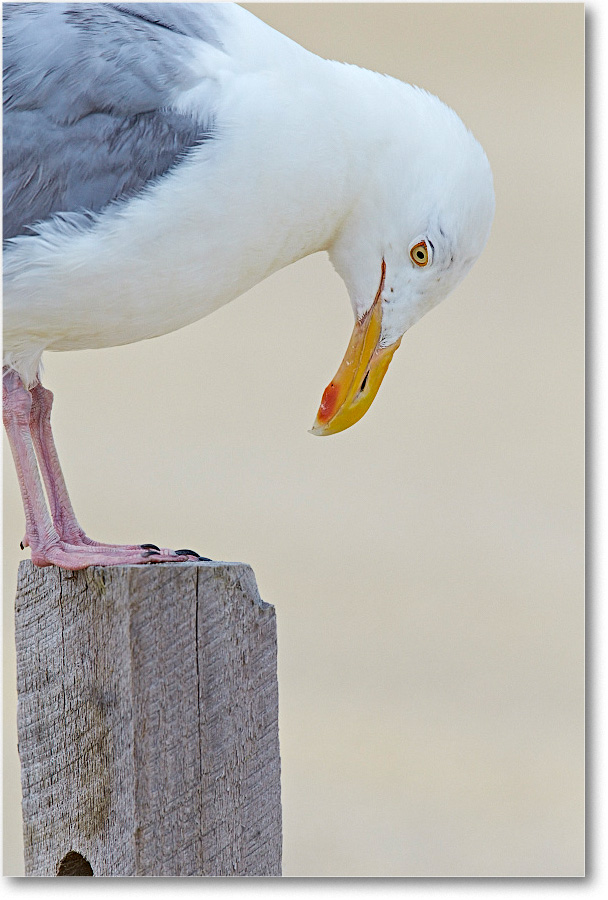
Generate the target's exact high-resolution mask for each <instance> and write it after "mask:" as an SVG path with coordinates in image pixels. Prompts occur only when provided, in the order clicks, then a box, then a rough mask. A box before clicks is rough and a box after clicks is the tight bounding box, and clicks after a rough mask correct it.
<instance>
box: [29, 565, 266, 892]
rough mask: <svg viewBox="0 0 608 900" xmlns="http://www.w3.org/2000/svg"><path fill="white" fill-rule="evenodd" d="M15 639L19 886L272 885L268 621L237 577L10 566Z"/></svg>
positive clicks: (250, 587) (218, 572)
mask: <svg viewBox="0 0 608 900" xmlns="http://www.w3.org/2000/svg"><path fill="white" fill-rule="evenodd" d="M16 634H17V637H16V642H17V687H18V695H19V701H18V731H19V755H20V758H21V781H22V790H23V815H24V839H25V868H26V874H28V875H53V876H54V875H57V874H58V870H59V867H60V866H62V861H63V866H62V874H63V873H65V874H91V873H90V871H88V870H87V869H86V864H85V862H83V863H82V867H81V868H80V869H79V861H80V857H84V860H85V861H86V862H88V863H89V864H90V868H91V869H92V874H93V875H97V876H99V875H115V876H123V875H280V874H281V797H280V759H279V740H278V688H277V678H276V621H275V615H274V608H273V607H272V606H270V605H268V604H265V603H263V602H262V601H261V600H260V597H259V594H258V590H257V586H256V582H255V577H254V574H253V572H252V570H251V569H250V568H249V567H248V566H246V565H242V564H235V563H174V564H173V563H171V564H157V565H151V566H121V567H116V568H114V567H112V568H101V567H95V568H90V569H85V570H84V571H81V572H66V571H62V570H60V569H57V568H55V567H51V568H46V569H38V568H36V567H35V566H33V565H32V564H31V563H29V562H22V563H21V565H20V568H19V581H18V587H17V599H16ZM66 857H67V858H66Z"/></svg>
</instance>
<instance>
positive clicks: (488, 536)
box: [4, 4, 584, 876]
mask: <svg viewBox="0 0 608 900" xmlns="http://www.w3.org/2000/svg"><path fill="white" fill-rule="evenodd" d="M252 8H254V11H255V12H256V13H257V14H258V15H259V16H260V17H261V18H263V19H264V20H265V21H268V22H269V23H270V24H272V25H273V26H275V27H276V28H278V29H279V30H282V31H284V32H286V33H287V34H289V35H290V36H291V37H293V38H294V39H295V40H297V41H299V42H300V43H302V44H303V45H304V46H306V47H308V48H309V49H311V50H313V51H315V52H318V53H320V54H322V55H325V56H331V57H335V58H338V59H343V60H347V61H350V62H355V63H358V64H360V65H363V66H366V67H369V68H373V69H379V70H382V71H385V72H388V73H390V74H392V75H395V76H397V77H399V78H402V79H404V80H407V81H412V82H415V83H418V84H420V85H422V86H424V87H426V88H427V89H428V90H430V91H432V92H434V93H436V94H438V95H439V96H440V97H441V98H442V99H444V100H445V101H446V102H447V103H449V104H450V105H452V106H453V107H454V108H455V109H456V111H457V112H458V113H459V114H460V115H461V117H462V118H463V119H464V121H465V122H466V123H467V124H468V125H469V127H470V128H471V129H472V130H473V132H474V133H475V134H476V136H477V137H478V138H479V140H480V141H481V142H482V144H483V145H484V147H485V149H486V151H487V153H488V156H489V158H490V161H491V163H492V166H493V169H494V173H495V182H496V196H497V213H496V220H495V225H494V229H493V232H492V236H491V239H490V242H489V245H488V247H487V249H486V251H485V253H484V255H483V256H482V258H481V260H480V261H479V262H478V264H477V265H476V267H475V268H474V269H473V271H472V273H471V274H470V275H469V277H468V278H467V280H466V281H465V282H464V283H463V285H461V286H460V287H459V288H458V290H457V291H456V292H455V293H454V294H453V295H452V296H451V297H450V298H449V299H448V300H447V301H446V302H445V303H444V304H443V305H441V306H440V307H439V308H438V309H436V310H435V311H433V312H432V313H431V314H430V315H428V316H427V317H426V318H425V319H423V320H422V321H421V322H420V323H419V324H418V325H417V326H416V327H415V328H414V329H413V330H412V331H411V332H410V333H409V334H408V335H407V336H406V338H405V339H404V341H403V344H402V348H401V350H400V351H399V353H398V354H397V355H396V357H395V359H394V361H393V364H392V366H391V370H390V372H389V374H388V376H387V378H386V380H385V382H384V384H383V386H382V389H381V391H380V394H379V396H378V398H377V400H376V402H375V403H374V406H373V407H372V410H371V411H370V413H369V414H368V415H367V416H366V417H365V419H363V421H362V422H361V423H359V424H358V425H357V426H355V427H354V428H353V429H351V430H349V431H347V432H345V433H343V434H339V435H337V436H335V437H333V438H326V439H318V438H315V437H313V436H311V435H310V434H308V433H307V429H308V428H309V427H310V426H311V424H312V421H313V418H314V414H315V412H316V409H317V405H318V402H319V400H320V397H321V393H322V390H323V388H324V387H325V384H326V383H327V381H328V380H329V379H330V378H331V376H332V375H333V374H334V371H335V369H336V368H337V365H338V363H339V361H340V359H341V357H342V354H343V352H344V350H345V347H346V343H347V340H348V337H349V334H350V330H351V325H352V322H351V312H350V308H349V304H348V300H347V295H346V291H345V288H344V286H343V284H342V282H341V281H340V279H339V278H338V277H337V276H336V274H335V273H334V272H333V270H332V268H331V266H330V264H329V262H328V261H327V258H326V256H325V255H321V254H320V255H316V256H314V257H311V258H309V259H306V260H303V261H301V262H300V263H298V264H297V265H295V266H292V267H291V268H289V269H286V270H284V271H282V272H280V273H278V274H276V275H274V276H273V277H272V278H270V279H269V280H268V281H266V282H264V283H263V284H261V285H259V286H258V287H257V288H256V289H255V290H253V291H251V292H250V293H249V294H247V295H246V296H244V297H242V298H240V299H239V300H237V301H235V302H234V303H233V304H231V305H230V306H228V307H226V308H224V309H223V310H220V311H219V312H218V313H216V314H214V315H213V316H211V317H210V318H209V319H206V320H204V321H202V322H200V323H198V324H197V325H195V326H193V327H191V328H189V329H186V330H184V331H182V332H179V333H176V334H172V335H169V336H167V337H164V338H162V339H159V340H155V341H151V342H148V343H142V344H139V345H134V346H131V347H127V348H120V349H116V350H110V351H103V352H97V351H95V352H86V353H72V354H57V355H53V354H50V355H48V356H47V359H46V372H47V375H46V383H47V385H48V386H49V387H51V389H52V390H54V391H55V393H56V411H55V428H56V436H57V441H58V444H59V449H60V453H61V457H62V461H63V464H64V468H65V472H66V476H67V479H68V484H69V485H70V487H71V492H72V497H73V501H74V505H75V507H76V510H77V513H78V514H79V516H80V519H81V521H82V524H83V525H84V526H85V528H86V529H87V530H88V532H89V533H90V534H91V535H92V536H94V537H98V538H104V539H108V540H124V541H131V540H142V541H154V542H156V543H161V544H165V545H170V546H171V545H172V546H194V547H196V548H197V549H198V550H199V552H201V553H205V554H206V555H209V556H212V557H214V558H216V559H228V560H244V561H246V562H249V563H251V564H252V566H253V567H254V569H255V572H256V575H257V578H258V584H259V587H260V592H261V594H262V597H263V598H264V599H265V600H267V601H269V602H271V603H273V604H275V605H276V608H277V614H278V624H279V650H280V661H279V664H280V671H279V678H280V701H281V723H280V724H281V749H282V765H283V804H284V835H285V842H284V871H285V874H286V875H426V876H432V875H443V876H448V875H460V876H463V875H477V876H479V875H495V876H500V875H510V876H522V875H536V876H542V875H580V874H581V873H582V872H583V836H584V835H583V825H584V809H583V762H584V756H583V524H584V518H583V464H584V453H583V438H584V433H583V412H584V409H583V389H584V374H583V326H584V311H583V275H584V258H583V254H584V237H583V229H584V219H583V135H584V130H583V27H584V12H583V6H582V4H556V5H553V4H538V5H528V4H513V5H510V4H508V5H503V4H489V5H485V4H479V5H478V4H471V5H468V4H467V5H459V4H448V5H435V4H430V5H406V4H390V5H384V4H382V5H380V4H378V5H376V4H361V5H350V4H340V5H332V4H313V5H308V4H306V5H291V4H285V5H272V4H259V5H258V4H256V5H255V6H254V7H252ZM5 471H6V476H5V497H4V508H5V524H4V540H5V549H4V553H5V569H4V579H5V581H4V584H5V593H6V599H5V604H4V608H5V657H4V666H5V685H6V688H5V697H6V700H5V751H4V763H5V781H4V798H5V823H6V824H5V845H6V846H5V857H4V871H5V873H6V874H10V873H16V872H19V871H21V856H20V854H21V848H20V825H19V802H20V800H19V787H18V760H17V755H16V736H15V730H14V716H15V708H14V703H15V699H14V653H13V646H12V634H11V625H12V610H11V604H12V596H13V594H14V587H15V575H16V567H17V563H18V560H19V558H21V557H22V556H24V554H21V553H20V551H19V549H18V543H19V539H20V538H21V535H22V530H23V514H22V511H21V508H20V501H19V498H18V495H17V486H16V478H15V475H14V472H13V469H12V464H11V461H10V458H7V460H6V467H5Z"/></svg>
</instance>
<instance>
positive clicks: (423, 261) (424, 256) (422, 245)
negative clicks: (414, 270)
mask: <svg viewBox="0 0 608 900" xmlns="http://www.w3.org/2000/svg"><path fill="white" fill-rule="evenodd" d="M410 259H411V260H412V262H413V263H414V264H415V265H417V266H419V267H420V268H421V269H422V268H424V266H428V265H430V264H431V263H432V262H433V245H432V244H431V242H430V241H424V240H422V241H416V243H415V244H414V245H413V246H412V247H410Z"/></svg>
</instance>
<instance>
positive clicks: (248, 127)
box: [3, 3, 494, 569]
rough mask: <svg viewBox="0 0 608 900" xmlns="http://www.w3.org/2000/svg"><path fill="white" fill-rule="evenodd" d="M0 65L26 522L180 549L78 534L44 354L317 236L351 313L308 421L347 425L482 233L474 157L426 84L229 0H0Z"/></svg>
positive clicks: (150, 549) (159, 330)
mask: <svg viewBox="0 0 608 900" xmlns="http://www.w3.org/2000/svg"><path fill="white" fill-rule="evenodd" d="M4 65H5V72H4V238H5V245H4V248H5V249H4V303H5V306H4V360H3V365H4V370H3V373H4V374H3V395H4V423H5V426H6V430H7V434H8V439H9V442H10V446H11V450H12V453H13V457H14V460H15V465H16V469H17V475H18V479H19V485H20V489H21V494H22V498H23V504H24V509H25V519H26V532H25V538H24V540H23V544H24V545H29V547H30V549H31V556H32V560H33V562H34V563H35V564H37V565H40V566H44V565H52V564H55V565H58V566H61V567H64V568H67V569H80V568H84V567H86V566H89V565H116V564H124V563H150V562H162V561H170V560H191V559H197V558H199V557H198V556H197V554H195V553H193V552H192V551H186V550H184V551H171V550H168V549H160V548H158V547H157V546H156V545H154V544H143V545H139V544H136V545H129V546H119V545H112V544H104V543H99V542H97V541H93V540H92V539H91V538H89V537H87V535H86V534H85V533H84V531H83V530H82V528H81V527H80V525H79V524H78V521H77V519H76V516H75V514H74V511H73V508H72V505H71V503H70V499H69V496H68V492H67V488H66V485H65V482H64V479H63V475H62V473H61V468H60V465H59V460H58V456H57V452H56V449H55V445H54V442H53V438H52V433H51V426H50V413H51V404H52V394H51V392H50V391H48V390H47V389H46V388H45V387H43V386H42V384H41V381H40V373H41V357H42V354H43V353H44V352H45V351H59V350H80V349H86V348H102V347H112V346H116V345H120V344H128V343H130V342H133V341H141V340H145V339H147V338H153V337H156V336H158V335H163V334H167V333H168V332H171V331H174V330H176V329H178V328H183V327H184V326H186V325H189V324H190V323H192V322H196V321H197V320H198V319H200V318H202V317H203V316H206V315H209V313H211V312H213V311H214V310H216V309H218V308H219V307H220V306H222V305H223V304H225V303H228V302H229V301H230V300H232V299H234V298H235V297H237V296H239V295H240V294H242V293H243V292H244V291H246V290H248V289H249V288H251V287H252V286H253V285H256V284H258V283H259V282H260V281H262V280H263V279H264V278H266V277H267V276H269V275H270V274H271V273H273V272H275V271H277V270H278V269H280V268H282V267H284V266H287V265H289V264H290V263H292V262H294V261H296V260H298V259H301V258H302V257H304V256H307V255H308V254H311V253H315V252H316V251H320V250H324V251H327V253H328V255H329V258H330V260H331V262H332V264H333V266H334V267H335V269H336V270H337V272H338V273H339V274H340V275H341V277H342V278H343V280H344V282H345V284H346V287H347V289H348V293H349V296H350V300H351V304H352V308H353V312H354V317H355V325H354V330H353V334H352V337H351V339H350V343H349V345H348V349H347V351H346V355H345V357H344V360H343V362H342V364H341V366H340V368H339V370H338V372H337V374H336V376H335V377H334V379H333V380H332V381H331V383H330V384H329V385H328V387H327V388H326V390H325V392H324V394H323V398H322V400H321V405H320V407H319V411H318V413H317V418H316V421H315V423H314V426H313V429H312V431H313V433H314V434H317V435H329V434H333V433H335V432H338V431H342V430H343V429H345V428H348V427H349V426H350V425H352V424H353V423H354V422H356V421H358V420H359V419H360V418H361V416H363V415H364V413H365V412H366V411H367V409H368V408H369V406H370V405H371V403H372V400H373V399H374V396H375V395H376V392H377V391H378V388H379V386H380V382H381V381H382V379H383V377H384V374H385V372H386V370H387V367H388V365H389V363H390V360H391V358H392V356H393V354H394V352H395V350H396V349H397V347H398V346H399V343H400V341H401V338H402V336H403V335H404V333H405V332H406V331H407V330H408V329H409V328H410V327H411V326H412V325H413V324H414V323H415V322H416V321H417V320H418V319H419V318H420V317H421V316H422V315H423V314H424V313H425V312H427V311H428V310H430V309H431V308H432V307H434V306H435V305H436V304H437V303H439V301H440V300H442V299H443V298H444V297H445V296H446V295H447V294H448V293H449V292H450V291H451V290H452V289H453V288H454V287H455V286H456V285H457V284H458V283H459V282H460V281H461V279H462V278H463V277H464V275H465V274H466V273H467V271H468V270H469V269H470V268H471V266H472V265H473V263H474V262H475V260H476V259H477V257H478V256H479V254H480V253H481V251H482V250H483V248H484V246H485V244H486V242H487V239H488V236H489V232H490V227H491V223H492V219H493V215H494V191H493V183H492V173H491V169H490V166H489V163H488V160H487V158H486V155H485V153H484V151H483V149H482V148H481V146H480V145H479V143H478V142H477V141H476V140H475V138H474V137H473V136H472V134H471V133H470V131H469V130H468V129H467V128H466V127H465V126H464V124H463V123H462V121H461V120H460V119H459V117H458V116H457V115H456V113H455V112H454V111H453V110H451V109H450V108H449V107H447V106H446V105H445V104H444V103H442V102H441V101H440V100H439V99H438V98H437V97H435V96H433V95H431V94H429V93H428V92H426V91H424V90H422V89H420V88H418V87H416V86H413V85H410V84H405V83H403V82H401V81H398V80H396V79H395V78H392V77H389V76H386V75H382V74H379V73H376V72H371V71H368V70H366V69H362V68H359V67H357V66H354V65H349V64H345V63H340V62H336V61H332V60H327V59H323V58H321V57H319V56H317V55H315V54H313V53H311V52H309V51H307V50H305V49H304V48H303V47H301V46H299V45H298V44H297V43H295V42H294V41H292V40H290V39H289V38H288V37H286V36H284V35H283V34H280V33H279V32H277V31H275V30H274V29H273V28H271V27H269V26H267V25H266V24H264V23H263V22H262V21H260V20H259V19H258V18H257V17H256V16H254V15H252V14H251V13H249V12H248V11H246V10H244V9H243V8H241V7H238V6H233V5H232V4H224V3H221V4H208V3H200V4H198V3H164V4H163V3H158V4H157V3H137V4H128V3H127V4H122V3H10V4H5V5H4ZM43 483H44V486H45V488H46V494H47V498H48V504H47V501H46V500H45V495H44V490H43Z"/></svg>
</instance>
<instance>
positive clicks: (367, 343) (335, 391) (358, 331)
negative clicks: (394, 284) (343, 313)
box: [311, 260, 401, 436]
mask: <svg viewBox="0 0 608 900" xmlns="http://www.w3.org/2000/svg"><path fill="white" fill-rule="evenodd" d="M384 272H385V265H384V260H383V261H382V280H381V282H380V287H379V288H378V293H377V294H376V299H375V300H374V302H373V304H372V306H371V308H370V309H369V310H368V311H367V313H366V314H365V315H364V316H363V318H362V319H360V320H359V321H358V322H357V323H356V325H355V327H354V329H353V333H352V336H351V339H350V343H349V345H348V349H347V351H346V355H345V356H344V359H343V360H342V365H341V366H340V368H339V369H338V371H337V373H336V375H335V377H334V378H333V380H332V381H331V382H330V384H328V385H327V387H326V388H325V391H324V393H323V399H322V400H321V405H320V407H319V411H318V413H317V418H316V420H315V423H314V425H313V427H312V429H311V433H312V434H318V435H323V436H324V435H328V434H337V432H339V431H344V430H345V429H346V428H350V426H351V425H354V424H355V422H358V421H359V419H361V418H362V417H363V416H364V415H365V413H366V412H367V410H368V409H369V408H370V406H371V405H372V402H373V399H374V397H375V396H376V394H377V393H378V388H379V387H380V385H381V383H382V379H383V378H384V375H385V374H386V370H387V369H388V366H389V363H390V361H391V359H392V358H393V354H394V352H395V350H396V349H397V347H398V346H399V344H400V343H401V338H399V340H398V341H395V343H394V344H391V345H390V346H389V347H379V346H378V341H379V339H380V333H381V330H382V301H381V299H380V295H381V293H382V288H383V286H384Z"/></svg>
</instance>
